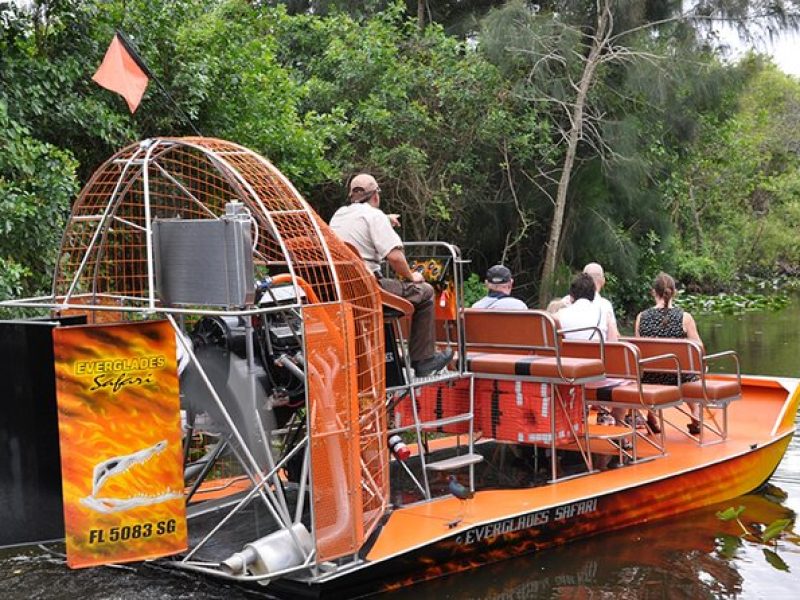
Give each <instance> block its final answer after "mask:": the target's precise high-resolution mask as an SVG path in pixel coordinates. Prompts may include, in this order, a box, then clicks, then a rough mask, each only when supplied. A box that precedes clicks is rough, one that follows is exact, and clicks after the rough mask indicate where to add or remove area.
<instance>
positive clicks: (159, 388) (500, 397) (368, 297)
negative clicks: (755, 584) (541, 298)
mask: <svg viewBox="0 0 800 600" xmlns="http://www.w3.org/2000/svg"><path fill="white" fill-rule="evenodd" d="M406 251H407V254H408V256H409V258H410V260H412V261H413V263H414V266H415V268H419V269H420V270H422V271H423V272H424V274H425V276H426V278H427V279H428V281H430V282H431V283H432V284H433V285H434V287H435V289H436V293H437V295H436V303H437V305H436V315H437V343H438V344H440V345H441V346H443V347H450V348H452V349H454V350H455V359H454V361H453V364H452V365H451V366H450V367H449V368H448V369H446V370H444V371H442V372H440V373H436V374H434V375H432V376H430V377H426V378H422V379H419V378H415V377H414V373H413V370H412V369H411V368H410V364H409V360H408V357H407V354H406V352H405V349H406V339H407V336H408V330H409V322H410V319H411V318H412V313H413V307H412V306H411V305H410V304H409V303H408V302H406V301H405V300H403V299H402V298H397V297H392V296H391V295H389V294H386V293H385V292H383V291H382V290H381V289H380V288H379V286H378V285H377V283H376V280H375V278H374V276H373V275H372V274H371V273H370V272H369V271H367V269H366V268H365V266H364V264H363V263H362V261H361V260H360V258H359V257H358V256H357V255H356V254H354V252H353V250H351V248H349V247H348V246H347V245H346V244H345V243H344V242H343V241H341V240H340V239H338V238H337V237H336V235H335V234H334V233H333V232H332V231H331V230H330V229H329V228H328V226H327V225H326V223H325V222H324V221H323V220H322V219H321V218H320V217H319V216H318V215H317V214H316V213H315V211H314V210H313V209H312V208H311V207H310V206H309V204H308V203H307V202H306V201H305V200H304V199H303V198H302V197H301V195H300V194H299V193H298V192H297V190H296V189H295V188H294V187H293V186H292V184H291V183H290V182H289V181H288V180H287V178H286V177H284V176H283V175H282V174H281V173H280V172H279V171H278V170H277V169H276V168H275V167H274V166H273V165H272V164H271V163H270V162H269V161H267V160H266V159H264V158H263V157H261V156H259V155H258V154H256V153H254V152H252V151H250V150H248V149H246V148H244V147H242V146H239V145H237V144H234V143H230V142H226V141H222V140H217V139H210V138H199V137H189V138H155V139H149V140H145V141H142V142H140V143H137V144H133V145H131V146H129V147H127V148H125V149H123V150H121V151H120V152H118V153H117V154H116V155H114V156H113V157H112V158H110V159H109V160H108V161H106V162H105V163H104V164H103V165H102V166H101V167H100V168H99V169H98V170H97V171H96V172H95V173H94V175H93V176H92V177H91V179H90V180H89V182H88V183H87V185H86V186H85V187H84V189H83V190H82V191H81V193H80V196H79V197H78V199H77V201H76V202H75V204H74V207H73V210H72V214H71V216H70V218H69V221H68V224H67V227H66V230H65V232H64V236H63V240H62V245H61V250H60V254H59V258H58V262H57V265H56V269H55V274H54V279H53V288H52V293H51V294H50V295H48V296H43V297H36V298H24V299H13V300H6V301H4V302H2V306H3V307H5V308H11V309H19V310H20V311H22V310H26V311H28V312H27V313H21V315H22V316H20V318H18V319H14V320H11V321H5V322H3V323H2V324H0V345H1V346H2V348H3V352H4V353H5V354H4V355H5V356H8V357H10V356H14V357H15V360H16V362H15V360H11V361H10V362H9V361H8V360H5V361H4V362H5V363H7V366H8V365H11V366H10V368H9V369H7V371H8V372H7V373H6V376H7V377H8V378H10V379H11V381H12V382H14V383H13V385H12V386H11V388H10V389H13V390H14V391H13V392H12V393H13V394H17V395H18V398H17V399H16V400H13V401H14V402H16V401H18V400H20V399H21V398H22V396H23V395H24V394H26V393H27V394H28V397H30V398H35V400H32V402H38V403H39V405H38V408H37V410H36V413H37V416H36V417H34V416H32V414H29V413H28V412H26V411H24V410H23V411H20V412H19V417H18V418H16V417H15V419H16V420H14V419H12V420H11V421H10V422H7V423H6V424H5V425H4V426H3V428H5V431H0V434H5V435H0V443H2V444H9V443H10V442H8V440H10V439H12V438H14V439H17V440H19V439H22V440H23V442H22V443H21V444H18V446H15V448H17V450H16V451H15V452H12V451H9V452H5V455H6V456H7V457H9V458H8V459H7V461H8V464H7V465H6V466H5V467H4V468H2V469H0V473H5V475H4V479H6V480H8V481H9V482H10V484H9V485H8V486H6V485H5V484H4V487H5V488H6V489H11V490H12V492H11V493H12V496H13V497H12V499H11V500H10V501H9V502H7V503H3V506H6V507H8V508H4V512H6V510H7V511H8V512H7V514H4V515H2V516H3V517H4V520H5V521H6V522H12V523H13V524H12V525H11V527H10V528H7V530H6V531H7V533H6V535H7V536H8V537H6V538H2V537H0V544H3V543H5V544H11V543H21V542H24V541H28V542H31V541H37V540H40V539H45V538H47V537H48V536H50V537H59V536H53V534H52V533H51V532H52V524H58V526H59V527H61V526H62V523H63V527H64V528H65V537H66V542H67V552H68V563H69V564H70V566H74V567H83V566H92V565H97V564H104V563H111V562H124V561H132V560H143V559H147V560H159V561H161V562H162V563H163V564H165V565H168V566H170V567H174V568H175V569H182V570H185V571H188V572H191V573H196V574H198V575H204V576H213V577H217V578H222V579H225V580H228V581H233V582H237V583H240V584H242V585H249V586H259V585H261V586H263V585H269V593H270V594H273V595H284V596H286V597H293V598H294V597H299V596H309V597H357V596H360V595H367V594H372V593H376V592H380V591H387V590H392V589H397V588H399V587H402V586H405V585H408V584H412V583H415V582H419V581H423V580H426V579H431V578H434V577H439V576H444V575H447V574H450V573H455V572H459V571H464V570H467V569H471V568H476V567H479V566H480V565H483V564H487V563H491V562H495V561H498V560H502V559H506V558H510V557H513V556H517V555H521V554H525V553H531V552H537V551H540V550H542V549H545V548H548V547H552V546H555V545H559V544H564V543H567V542H570V541H573V540H578V539H581V538H585V537H588V536H593V535H598V534H602V533H603V532H608V531H611V530H616V529H620V528H623V527H636V526H637V525H640V524H642V523H644V522H647V521H651V520H655V519H660V518H664V517H668V516H671V515H674V514H677V513H679V512H682V511H687V510H691V509H695V508H699V507H702V506H706V505H709V504H712V503H717V502H721V501H724V500H726V499H730V498H733V497H736V496H739V495H742V494H745V493H748V492H750V491H752V490H754V489H756V488H758V487H759V486H760V485H762V484H763V483H765V482H766V480H767V479H768V478H769V476H770V475H771V473H772V472H773V471H774V469H775V468H776V467H777V465H778V463H779V462H780V460H781V458H782V456H783V454H784V452H785V450H786V448H787V445H788V443H789V441H790V439H791V436H792V435H793V432H794V416H795V413H796V411H797V406H798V402H800V392H798V382H797V381H795V380H791V379H784V378H770V377H748V376H742V375H741V374H740V373H739V366H738V359H737V357H736V355H735V353H733V352H723V353H719V354H715V355H706V354H704V351H703V349H702V348H701V347H699V346H697V345H696V344H692V343H691V342H685V341H659V342H655V341H652V340H644V339H627V340H622V341H619V342H614V343H602V342H571V341H567V340H565V339H564V335H563V334H564V332H563V331H561V330H559V328H558V324H557V323H556V322H555V321H554V320H553V318H552V317H551V316H550V315H548V314H547V313H545V312H542V311H535V310H531V311H514V312H504V311H496V312H495V311H478V310H472V309H465V308H464V307H463V303H462V301H461V298H462V292H463V289H462V288H463V269H464V264H465V262H466V261H465V260H464V259H463V258H462V256H461V253H460V250H459V249H458V248H457V247H455V246H453V245H451V244H447V243H443V242H417V243H411V244H408V245H407V247H406ZM33 309H39V313H43V312H44V313H45V314H44V316H41V314H40V316H37V317H35V318H34V317H28V316H26V315H28V314H30V311H31V310H33ZM34 342H36V343H34ZM36 344H38V346H36ZM35 348H38V350H36V349H35ZM722 362H727V363H728V365H729V367H730V368H728V369H727V371H728V374H724V373H720V372H718V371H720V370H724V369H718V368H717V367H718V366H719V364H720V363H722ZM648 370H658V371H669V372H672V373H674V375H675V382H676V383H675V384H674V385H655V384H648V383H644V382H643V381H642V374H643V373H644V372H647V371H648ZM682 374H683V375H686V374H692V375H694V377H692V378H691V379H692V381H687V382H685V383H682V384H679V383H678V382H680V381H684V380H685V379H686V378H682V377H681V375H682ZM15 378H16V379H15ZM26 390H27V392H26ZM688 403H694V404H697V405H699V406H700V410H701V432H700V434H699V435H691V434H689V433H687V432H686V423H687V421H688V420H689V417H690V413H689V410H690V409H689V408H688V406H689V404H688ZM597 407H609V408H617V409H624V410H625V411H628V413H629V415H630V416H631V417H632V418H631V419H629V423H628V424H625V423H621V424H619V425H615V426H608V425H599V424H597V423H596V418H595V409H596V408H597ZM644 410H650V411H653V412H654V414H656V415H657V417H658V421H659V423H660V428H659V429H660V431H647V430H641V429H639V428H638V427H637V419H636V418H635V417H636V414H637V412H639V411H644ZM26 415H27V416H26ZM48 415H50V416H51V417H52V419H51V421H50V422H49V424H48V423H46V422H45V421H47V418H48ZM56 415H57V423H58V425H57V426H58V430H56V428H55V427H56V426H55V423H56ZM48 427H49V429H48ZM0 429H2V428H0ZM15 436H16V437H15ZM59 439H60V444H58V440H59ZM4 440H6V441H4ZM59 451H60V463H59V461H58V460H56V459H55V458H54V456H58V453H59ZM15 461H16V462H15ZM34 464H38V465H40V466H41V469H38V470H37V469H31V467H30V465H34ZM54 464H55V465H56V468H55V473H54V472H53V470H54V469H53V465H54ZM612 464H613V466H615V467H616V468H609V467H610V466H611V465H612ZM26 465H27V466H26ZM58 465H60V470H59V466H58ZM26 469H27V470H26ZM33 471H35V473H34V472H33ZM21 473H25V477H24V479H25V481H24V482H23V475H21ZM34 475H35V477H34ZM37 477H38V479H37ZM32 486H33V487H32ZM37 486H38V487H37ZM45 488H46V491H43V490H44V489H45ZM32 510H33V511H35V515H32V514H30V512H28V511H32ZM62 515H63V516H62ZM47 523H50V524H51V529H50V532H44V531H39V530H37V529H36V527H40V528H41V527H43V526H44V527H46V525H47ZM15 526H16V527H17V529H16V533H14V527H15ZM8 532H10V533H8ZM13 536H16V537H13ZM31 536H33V538H31Z"/></svg>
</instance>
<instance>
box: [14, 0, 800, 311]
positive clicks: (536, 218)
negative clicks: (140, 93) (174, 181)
mask: <svg viewBox="0 0 800 600" xmlns="http://www.w3.org/2000/svg"><path fill="white" fill-rule="evenodd" d="M34 4H35V5H36V6H39V5H45V4H46V6H47V8H48V10H47V11H46V12H39V13H35V12H31V11H29V10H28V9H26V8H23V7H22V6H23V5H22V4H21V3H20V4H17V3H13V4H12V5H8V3H6V5H4V9H3V10H4V11H6V12H4V13H3V15H5V16H4V18H3V19H2V21H1V22H0V27H2V29H0V74H1V76H2V87H0V106H2V108H1V109H0V111H1V112H0V218H1V219H2V223H0V225H1V226H2V227H3V231H4V236H3V239H2V241H0V249H2V252H0V269H2V272H1V273H0V293H2V294H3V295H4V296H5V295H12V294H21V293H28V292H31V291H33V290H39V289H42V288H43V287H46V285H47V278H48V275H47V274H48V271H49V269H50V268H51V267H50V265H51V263H52V253H53V252H54V250H55V248H56V247H57V245H58V236H59V234H60V230H61V225H62V223H63V215H64V212H65V210H66V208H67V206H68V202H69V200H70V198H72V197H74V193H75V189H76V180H75V172H77V173H78V177H79V178H80V180H81V181H86V179H87V178H88V176H89V174H90V173H91V171H92V170H93V169H94V168H96V166H97V165H98V164H99V163H100V162H101V161H102V160H104V159H105V158H107V157H108V156H109V155H110V154H111V153H112V152H114V151H115V150H116V149H118V148H119V147H120V146H122V145H125V144H128V143H130V142H132V141H134V140H137V139H140V138H143V137H147V136H151V135H184V134H187V133H190V132H191V129H190V128H189V126H188V125H187V124H186V123H184V122H183V121H182V120H181V117H180V116H179V115H177V113H176V111H175V109H174V108H173V107H172V106H171V105H170V104H169V102H167V101H166V100H165V98H164V96H163V94H162V93H161V92H160V91H159V89H158V88H157V86H156V85H154V83H151V85H150V87H149V89H148V91H147V93H146V95H145V98H144V101H143V103H142V105H141V107H140V108H139V110H138V111H137V113H136V114H135V115H133V116H131V115H130V114H129V113H128V111H127V107H126V106H125V103H124V101H123V100H122V99H121V98H119V97H118V96H116V95H115V94H112V93H110V92H108V91H106V90H104V89H102V88H99V87H98V86H97V85H95V84H94V82H92V81H91V79H90V78H91V75H92V73H93V71H94V70H95V68H96V67H97V65H98V64H99V62H100V60H101V58H102V56H103V53H104V51H105V49H106V47H107V45H108V42H109V41H110V39H111V36H112V33H113V30H114V29H115V28H117V27H119V28H121V29H123V30H124V31H125V32H126V33H127V34H128V36H129V37H130V38H131V39H132V41H133V42H134V43H135V44H136V46H137V47H138V49H139V51H140V53H141V54H142V56H143V58H144V59H145V60H146V62H147V63H148V65H149V67H150V69H151V70H152V71H153V72H154V73H155V74H156V75H157V76H158V77H159V79H160V80H161V81H162V82H163V84H164V86H165V87H166V89H167V90H168V91H169V93H170V94H171V96H172V97H173V98H174V99H175V101H176V102H177V103H178V104H179V105H180V106H181V107H182V108H183V109H184V110H185V111H186V112H187V113H188V114H189V115H190V116H191V118H192V119H193V121H194V123H195V124H196V126H197V127H198V129H199V130H200V131H202V132H203V133H204V134H205V135H208V136H214V137H221V138H227V139H231V140H233V141H235V142H238V143H241V144H243V145H245V146H249V147H251V148H253V149H254V150H256V151H258V152H260V153H261V154H263V155H264V156H266V157H267V158H268V159H270V160H271V161H272V162H274V163H275V164H276V166H277V167H278V168H279V169H281V170H282V171H283V172H284V173H285V174H286V175H287V177H288V178H289V179H290V180H291V181H292V183H293V184H294V185H295V186H296V187H298V189H300V190H301V192H302V193H304V194H305V195H306V196H307V197H308V198H309V199H310V200H311V202H312V204H313V205H314V206H315V208H317V209H318V210H319V212H320V213H321V214H322V216H323V217H328V216H329V215H330V214H331V213H332V212H333V210H334V208H335V207H336V206H337V205H338V204H339V203H340V202H341V199H342V198H343V196H344V192H343V183H344V182H345V181H346V180H347V179H348V177H350V176H351V175H352V174H354V173H355V172H357V171H361V170H368V171H372V172H374V173H375V174H376V175H377V176H378V179H379V180H380V182H381V187H382V189H383V194H382V196H383V202H384V208H385V209H387V212H400V213H402V215H403V218H402V222H403V226H404V230H403V232H402V234H403V237H404V238H406V239H443V240H447V241H451V242H453V243H456V244H458V245H460V246H461V247H462V249H463V251H464V254H465V256H468V257H470V258H471V259H473V261H474V265H475V268H476V270H477V271H478V272H479V273H482V272H483V270H484V269H485V268H486V267H488V266H489V265H490V264H493V263H495V262H497V261H499V260H501V259H502V260H503V261H504V262H505V263H506V264H508V265H509V267H510V268H512V270H513V271H514V273H515V274H518V277H517V282H516V286H517V289H518V290H523V289H524V290H525V291H526V295H527V296H534V293H532V292H531V290H532V288H535V287H536V286H538V285H539V284H540V282H539V279H538V273H539V272H540V271H541V261H542V258H543V256H544V251H545V247H546V243H547V229H548V225H549V223H550V221H551V219H552V215H553V202H552V198H553V194H554V191H555V188H556V185H557V183H558V175H559V168H560V165H561V164H562V161H563V157H564V150H563V143H562V140H563V137H562V135H563V133H564V128H565V127H566V126H568V124H569V121H570V118H569V116H568V112H569V106H570V102H571V99H572V93H573V91H574V88H573V87H572V85H573V83H574V81H576V80H577V78H578V77H579V76H580V72H581V68H582V65H583V62H582V57H584V56H585V46H586V42H587V37H586V36H587V33H588V32H589V29H588V28H587V27H586V26H587V24H588V23H591V22H592V19H593V18H594V10H595V8H596V6H597V4H596V3H592V2H573V1H572V0H570V1H566V2H561V1H556V2H547V3H541V10H538V11H537V10H532V7H531V5H530V3H526V2H513V3H509V5H508V6H507V7H505V8H503V9H502V10H497V11H492V12H490V14H489V15H488V17H487V18H486V19H485V20H484V21H483V22H482V23H480V24H479V23H478V22H477V21H475V20H474V19H472V17H470V15H471V14H475V15H481V14H484V13H485V12H486V11H487V10H488V9H489V8H490V7H492V6H499V5H500V4H502V3H501V2H494V1H490V0H476V1H474V2H473V1H470V2H466V3H465V2H458V1H456V0H448V1H447V2H437V3H427V6H428V8H429V9H430V11H431V14H432V15H433V19H434V23H431V24H428V25H427V26H426V27H425V28H424V30H423V31H420V30H419V29H418V25H417V21H416V12H415V8H416V3H414V2H405V1H402V0H395V1H392V0H369V1H368V2H353V1H349V0H341V1H339V0H336V1H333V0H332V1H330V2H309V1H306V0H293V1H291V2H258V3H253V2H246V1H244V0H175V1H172V2H165V1H153V0H111V1H102V2H101V1H99V0H60V1H59V2H47V3H34ZM612 4H613V9H614V10H615V13H616V14H615V33H619V32H620V31H621V30H622V29H624V28H625V27H629V26H636V25H637V24H641V23H644V22H647V21H652V20H656V19H663V18H667V17H669V16H671V15H674V14H675V11H676V10H679V9H680V3H678V2H669V3H640V2H626V3H624V4H619V3H612ZM655 4H658V6H657V7H656V6H655ZM733 4H734V3H719V6H722V5H727V6H728V7H729V8H730V7H731V6H733ZM736 4H737V6H738V8H737V7H736V6H734V7H733V8H736V9H737V10H741V9H742V8H743V7H746V6H749V5H751V4H753V3H749V2H744V3H736ZM312 7H313V9H314V10H313V11H312V10H310V8H312ZM621 8H624V10H621ZM437 23H442V25H439V24H437ZM455 30H458V31H469V32H470V34H469V36H467V37H464V38H461V37H457V36H454V35H451V34H450V33H448V31H455ZM619 43H621V44H624V45H625V46H624V49H625V50H626V52H627V51H630V54H629V55H628V57H629V60H628V59H626V60H625V61H623V62H614V61H612V60H609V61H607V62H605V63H604V64H603V65H601V66H600V67H599V69H598V71H597V74H596V78H595V85H594V86H593V87H592V89H591V91H590V96H589V104H588V106H589V110H588V112H587V115H586V117H587V119H590V121H591V122H592V130H591V131H590V132H587V135H586V136H584V137H583V138H582V142H581V144H580V146H579V148H578V154H577V157H576V163H575V167H574V174H573V178H572V183H571V186H570V194H569V198H568V203H567V214H566V216H565V221H564V235H563V236H562V242H561V243H560V245H559V252H560V256H561V261H560V264H561V267H560V271H559V272H557V273H556V274H555V275H554V277H553V279H554V282H555V283H556V284H557V285H558V286H559V288H558V289H559V290H561V289H562V288H566V286H567V285H568V280H569V275H570V273H571V272H572V271H573V270H577V269H580V268H581V267H582V266H583V265H584V264H585V263H586V262H589V261H599V262H601V263H602V264H603V265H604V266H605V267H606V271H607V274H608V286H607V288H606V293H607V294H608V295H609V296H610V297H611V298H612V300H613V301H614V303H615V305H616V306H617V307H618V308H617V310H618V311H619V312H620V315H621V316H624V315H625V314H628V315H633V314H635V313H636V312H637V311H638V310H639V309H641V308H642V307H643V306H644V305H645V304H647V303H648V302H649V286H650V282H651V280H652V278H653V277H654V275H655V274H656V273H657V272H658V271H660V270H667V271H669V272H671V273H672V274H673V275H675V276H676V279H678V280H679V281H681V282H682V284H683V285H684V286H685V288H686V290H687V291H690V292H717V291H719V290H726V291H729V290H731V289H732V288H733V287H734V286H735V285H738V284H739V282H740V281H741V275H743V274H751V275H758V276H762V277H764V276H770V277H771V276H772V275H773V274H774V273H776V272H783V273H796V272H800V238H798V236H797V235H796V231H797V229H798V227H800V171H799V170H798V166H799V165H798V155H797V152H796V149H797V148H798V147H800V133H798V132H800V127H798V125H800V110H798V106H800V91H799V90H800V83H798V82H797V81H796V80H793V79H791V78H788V77H785V76H784V75H782V74H781V73H779V72H778V71H777V70H776V69H775V68H774V67H773V66H771V65H770V64H768V63H766V62H764V61H763V60H762V59H761V58H759V57H748V58H747V59H746V60H744V61H743V62H742V64H741V65H738V66H729V65H726V64H723V63H721V62H719V61H718V60H717V59H716V58H715V57H714V56H713V54H712V53H710V52H709V51H708V50H707V49H706V48H705V47H704V46H703V45H702V40H700V39H699V37H698V35H697V32H696V30H694V29H693V28H692V26H691V24H688V23H685V22H684V23H676V24H665V25H663V26H662V27H661V29H660V31H659V35H657V36H653V35H649V34H645V33H642V34H641V35H638V34H634V35H630V36H623V37H621V38H620V42H619ZM637 52H645V53H647V55H648V56H649V57H650V58H648V59H647V60H639V59H638V58H637V56H636V53H637ZM658 57H662V58H658ZM665 58H666V59H665ZM545 100H546V101H545ZM589 133H590V134H591V135H589ZM66 149H68V152H67V150H66ZM72 157H74V159H73V158H72ZM75 160H77V163H75ZM476 277H477V276H476ZM467 285H468V287H469V289H470V290H471V291H470V292H469V293H468V295H467V299H468V300H473V301H474V299H477V295H478V294H479V295H482V294H483V293H484V292H483V289H482V286H483V284H482V283H481V281H480V278H477V279H473V278H471V279H470V280H469V281H468V282H467ZM534 291H535V290H534ZM473 293H474V294H475V296H470V294H473ZM686 301H687V302H692V301H693V300H691V299H690V298H689V297H687V298H686ZM697 302H703V303H705V302H707V300H706V299H703V300H697ZM740 302H742V301H741V300H740V299H732V297H731V296H730V295H729V296H728V297H726V299H725V300H724V301H723V300H719V299H717V300H714V305H715V306H719V307H722V306H723V305H725V306H733V305H738V304H739V303H740ZM747 302H750V303H751V304H749V305H748V304H745V306H750V307H752V306H758V305H760V304H758V303H759V302H761V303H762V304H775V303H779V302H780V300H779V299H774V300H764V301H754V300H752V299H748V300H747ZM752 302H756V304H755V305H754V304H752ZM687 306H691V307H692V308H691V309H690V310H693V311H695V310H696V311H698V312H699V311H700V307H699V306H698V305H693V304H687ZM726 310H727V309H726Z"/></svg>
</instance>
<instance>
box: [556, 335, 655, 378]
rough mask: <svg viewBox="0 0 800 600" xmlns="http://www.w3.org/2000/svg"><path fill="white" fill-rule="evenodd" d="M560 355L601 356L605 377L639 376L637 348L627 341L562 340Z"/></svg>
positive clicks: (576, 356)
mask: <svg viewBox="0 0 800 600" xmlns="http://www.w3.org/2000/svg"><path fill="white" fill-rule="evenodd" d="M561 356H563V357H568V358H595V359H598V360H600V359H601V357H602V358H603V364H604V366H605V371H606V377H610V378H622V379H633V380H636V379H638V377H639V369H638V364H639V358H640V355H639V350H638V349H637V348H636V346H634V345H633V344H630V343H628V342H605V344H604V345H603V348H602V350H601V347H600V343H599V342H593V341H589V340H564V341H563V342H561Z"/></svg>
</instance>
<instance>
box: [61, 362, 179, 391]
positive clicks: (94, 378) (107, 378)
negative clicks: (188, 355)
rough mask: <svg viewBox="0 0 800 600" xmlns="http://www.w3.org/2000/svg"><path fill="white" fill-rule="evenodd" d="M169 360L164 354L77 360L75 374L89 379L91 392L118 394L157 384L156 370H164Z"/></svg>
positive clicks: (74, 368)
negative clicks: (126, 389) (134, 388)
mask: <svg viewBox="0 0 800 600" xmlns="http://www.w3.org/2000/svg"><path fill="white" fill-rule="evenodd" d="M166 363H167V359H166V357H165V356H164V355H163V354H151V355H143V356H137V357H133V358H111V359H100V360H76V361H75V364H74V367H73V373H74V375H75V376H76V377H89V378H91V384H90V386H89V391H90V392H97V391H101V390H104V391H110V392H111V393H112V394H116V393H118V392H119V391H121V390H123V389H125V388H126V387H130V386H134V387H135V386H142V385H149V384H153V383H155V376H154V375H153V373H154V371H155V370H158V369H163V368H164V366H165V365H166Z"/></svg>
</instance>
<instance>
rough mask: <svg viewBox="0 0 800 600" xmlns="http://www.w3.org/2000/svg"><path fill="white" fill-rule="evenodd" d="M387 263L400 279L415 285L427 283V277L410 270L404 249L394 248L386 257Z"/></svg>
mask: <svg viewBox="0 0 800 600" xmlns="http://www.w3.org/2000/svg"><path fill="white" fill-rule="evenodd" d="M386 262H388V263H389V266H390V267H392V270H394V272H395V273H397V274H398V275H399V276H400V277H403V278H405V279H408V280H410V281H413V282H414V283H422V282H423V281H425V277H423V276H422V273H419V272H417V271H412V270H411V269H410V268H409V266H408V261H407V260H406V255H405V253H404V252H403V249H402V248H393V249H392V250H390V251H389V254H387V255H386Z"/></svg>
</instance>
